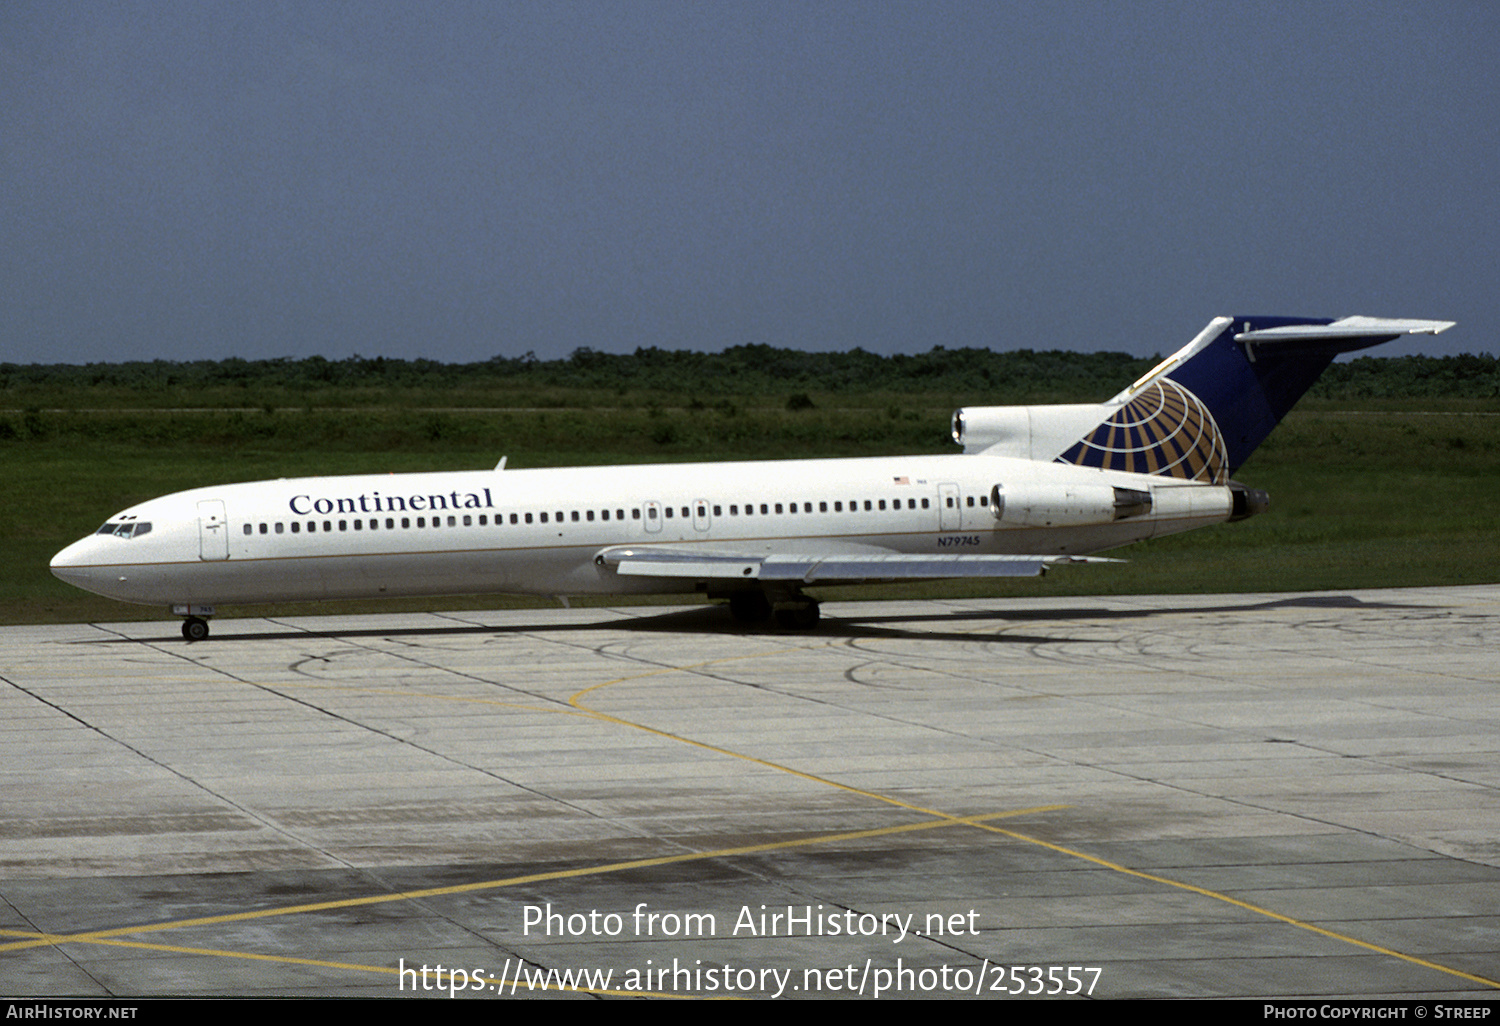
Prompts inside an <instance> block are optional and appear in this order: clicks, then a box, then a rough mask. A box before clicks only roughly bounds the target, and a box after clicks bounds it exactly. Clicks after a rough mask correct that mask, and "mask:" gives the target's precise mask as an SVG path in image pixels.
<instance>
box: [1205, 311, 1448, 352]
mask: <svg viewBox="0 0 1500 1026" xmlns="http://www.w3.org/2000/svg"><path fill="white" fill-rule="evenodd" d="M1456 323H1457V322H1456V321H1418V320H1412V319H1409V318H1400V317H1342V318H1340V319H1339V320H1336V321H1333V322H1331V323H1329V324H1281V325H1277V326H1276V327H1271V328H1251V329H1250V330H1247V331H1240V332H1237V333H1236V334H1235V336H1234V340H1235V341H1236V342H1248V343H1253V344H1255V345H1257V346H1261V345H1267V344H1270V345H1283V344H1288V345H1291V344H1299V343H1300V344H1313V345H1317V346H1320V347H1322V346H1333V347H1335V348H1337V349H1339V350H1345V351H1347V350H1353V349H1364V348H1365V347H1366V346H1373V345H1377V344H1379V343H1381V342H1389V341H1390V340H1391V339H1393V338H1399V337H1400V336H1402V335H1437V334H1439V333H1441V332H1444V331H1447V330H1448V329H1449V328H1451V327H1453V325H1454V324H1456ZM1351 343H1352V344H1351Z"/></svg>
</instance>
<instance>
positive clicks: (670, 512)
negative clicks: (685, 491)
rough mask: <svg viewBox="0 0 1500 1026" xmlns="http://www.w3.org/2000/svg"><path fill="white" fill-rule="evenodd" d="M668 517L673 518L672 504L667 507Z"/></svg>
mask: <svg viewBox="0 0 1500 1026" xmlns="http://www.w3.org/2000/svg"><path fill="white" fill-rule="evenodd" d="M667 519H668V520H671V519H672V507H671V506H668V507H667Z"/></svg>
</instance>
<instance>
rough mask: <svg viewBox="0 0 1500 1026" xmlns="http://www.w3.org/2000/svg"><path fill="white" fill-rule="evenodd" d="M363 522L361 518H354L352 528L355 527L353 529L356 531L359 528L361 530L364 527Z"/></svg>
mask: <svg viewBox="0 0 1500 1026" xmlns="http://www.w3.org/2000/svg"><path fill="white" fill-rule="evenodd" d="M364 523H365V522H364V521H363V520H356V521H355V522H354V529H355V530H356V531H360V530H363V529H364Z"/></svg>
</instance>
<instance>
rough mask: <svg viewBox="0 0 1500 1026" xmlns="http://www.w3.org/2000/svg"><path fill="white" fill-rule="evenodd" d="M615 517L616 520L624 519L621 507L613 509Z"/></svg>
mask: <svg viewBox="0 0 1500 1026" xmlns="http://www.w3.org/2000/svg"><path fill="white" fill-rule="evenodd" d="M606 519H608V518H606ZM615 519H616V520H624V519H625V511H624V510H623V509H617V510H615Z"/></svg>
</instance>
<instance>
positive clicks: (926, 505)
mask: <svg viewBox="0 0 1500 1026" xmlns="http://www.w3.org/2000/svg"><path fill="white" fill-rule="evenodd" d="M922 508H923V509H931V508H932V505H931V503H929V502H928V501H927V500H926V499H923V500H922Z"/></svg>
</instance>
